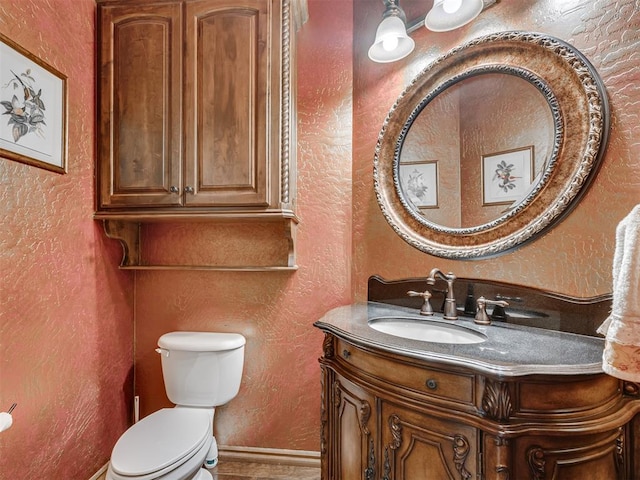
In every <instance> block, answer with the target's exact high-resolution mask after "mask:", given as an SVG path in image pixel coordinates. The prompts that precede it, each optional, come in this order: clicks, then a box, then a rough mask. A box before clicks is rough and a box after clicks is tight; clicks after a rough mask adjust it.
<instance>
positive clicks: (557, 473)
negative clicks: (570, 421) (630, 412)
mask: <svg viewBox="0 0 640 480" xmlns="http://www.w3.org/2000/svg"><path fill="white" fill-rule="evenodd" d="M515 443H516V445H515V449H514V472H513V475H514V477H515V478H530V479H531V480H584V479H587V478H588V479H591V478H592V479H594V480H595V479H606V480H616V479H617V480H627V479H630V478H634V477H633V476H631V475H629V474H627V471H626V470H627V463H628V462H627V461H626V460H625V451H626V450H628V447H627V446H625V443H627V442H625V433H624V428H619V429H615V430H612V431H610V432H605V433H599V434H590V435H580V434H575V435H570V436H560V437H556V436H551V435H545V436H540V437H534V436H530V437H524V438H519V439H517V440H516V442H515Z"/></svg>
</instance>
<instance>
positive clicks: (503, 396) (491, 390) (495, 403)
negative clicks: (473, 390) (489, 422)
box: [482, 379, 513, 421]
mask: <svg viewBox="0 0 640 480" xmlns="http://www.w3.org/2000/svg"><path fill="white" fill-rule="evenodd" d="M482 410H484V412H485V414H486V415H487V417H490V418H493V419H494V420H498V421H506V420H508V419H509V417H510V416H511V412H512V411H513V407H512V404H511V395H510V393H509V385H508V384H507V383H504V382H495V381H493V380H489V379H487V380H486V381H485V385H484V394H483V395H482Z"/></svg>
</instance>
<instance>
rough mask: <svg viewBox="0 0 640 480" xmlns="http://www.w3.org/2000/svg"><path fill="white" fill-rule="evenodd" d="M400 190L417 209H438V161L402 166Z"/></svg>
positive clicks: (403, 164) (402, 164)
mask: <svg viewBox="0 0 640 480" xmlns="http://www.w3.org/2000/svg"><path fill="white" fill-rule="evenodd" d="M399 168H400V172H399V173H400V188H401V189H402V191H403V192H404V195H405V198H406V199H407V200H408V201H410V202H411V203H412V204H413V205H414V206H415V207H416V208H418V209H423V208H438V161H437V160H430V161H424V162H406V163H401V164H400V167H399Z"/></svg>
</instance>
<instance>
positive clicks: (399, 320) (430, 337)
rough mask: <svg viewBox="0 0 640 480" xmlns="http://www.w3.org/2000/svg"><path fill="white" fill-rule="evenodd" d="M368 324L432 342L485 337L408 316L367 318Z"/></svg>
mask: <svg viewBox="0 0 640 480" xmlns="http://www.w3.org/2000/svg"><path fill="white" fill-rule="evenodd" d="M369 326H370V327H371V328H373V329H375V330H378V331H379V332H382V333H387V334H389V335H394V336H396V337H402V338H408V339H412V340H422V341H423V342H433V343H455V344H462V343H481V342H484V341H485V340H486V339H487V337H486V336H485V335H483V334H482V333H480V332H476V331H475V330H471V329H468V328H465V327H460V326H458V325H453V324H452V325H448V324H446V323H436V322H432V321H429V320H427V319H425V320H422V319H416V318H410V317H381V318H374V319H371V320H369Z"/></svg>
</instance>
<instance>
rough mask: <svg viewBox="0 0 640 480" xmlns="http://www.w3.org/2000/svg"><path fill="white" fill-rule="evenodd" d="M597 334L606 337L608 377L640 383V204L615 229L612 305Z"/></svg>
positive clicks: (605, 364) (604, 363)
mask: <svg viewBox="0 0 640 480" xmlns="http://www.w3.org/2000/svg"><path fill="white" fill-rule="evenodd" d="M598 333H600V334H602V335H604V336H605V337H606V338H605V346H604V352H603V354H602V369H603V370H604V371H605V373H608V374H609V375H612V376H614V377H616V378H620V379H622V380H628V381H631V382H640V204H638V205H636V206H635V207H634V208H633V210H631V213H629V215H627V216H626V217H625V218H624V219H623V220H622V221H621V222H620V224H619V225H618V228H617V229H616V250H615V253H614V256H613V305H612V309H611V314H610V315H609V317H607V319H606V320H605V321H604V323H603V324H602V325H600V327H599V328H598Z"/></svg>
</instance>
